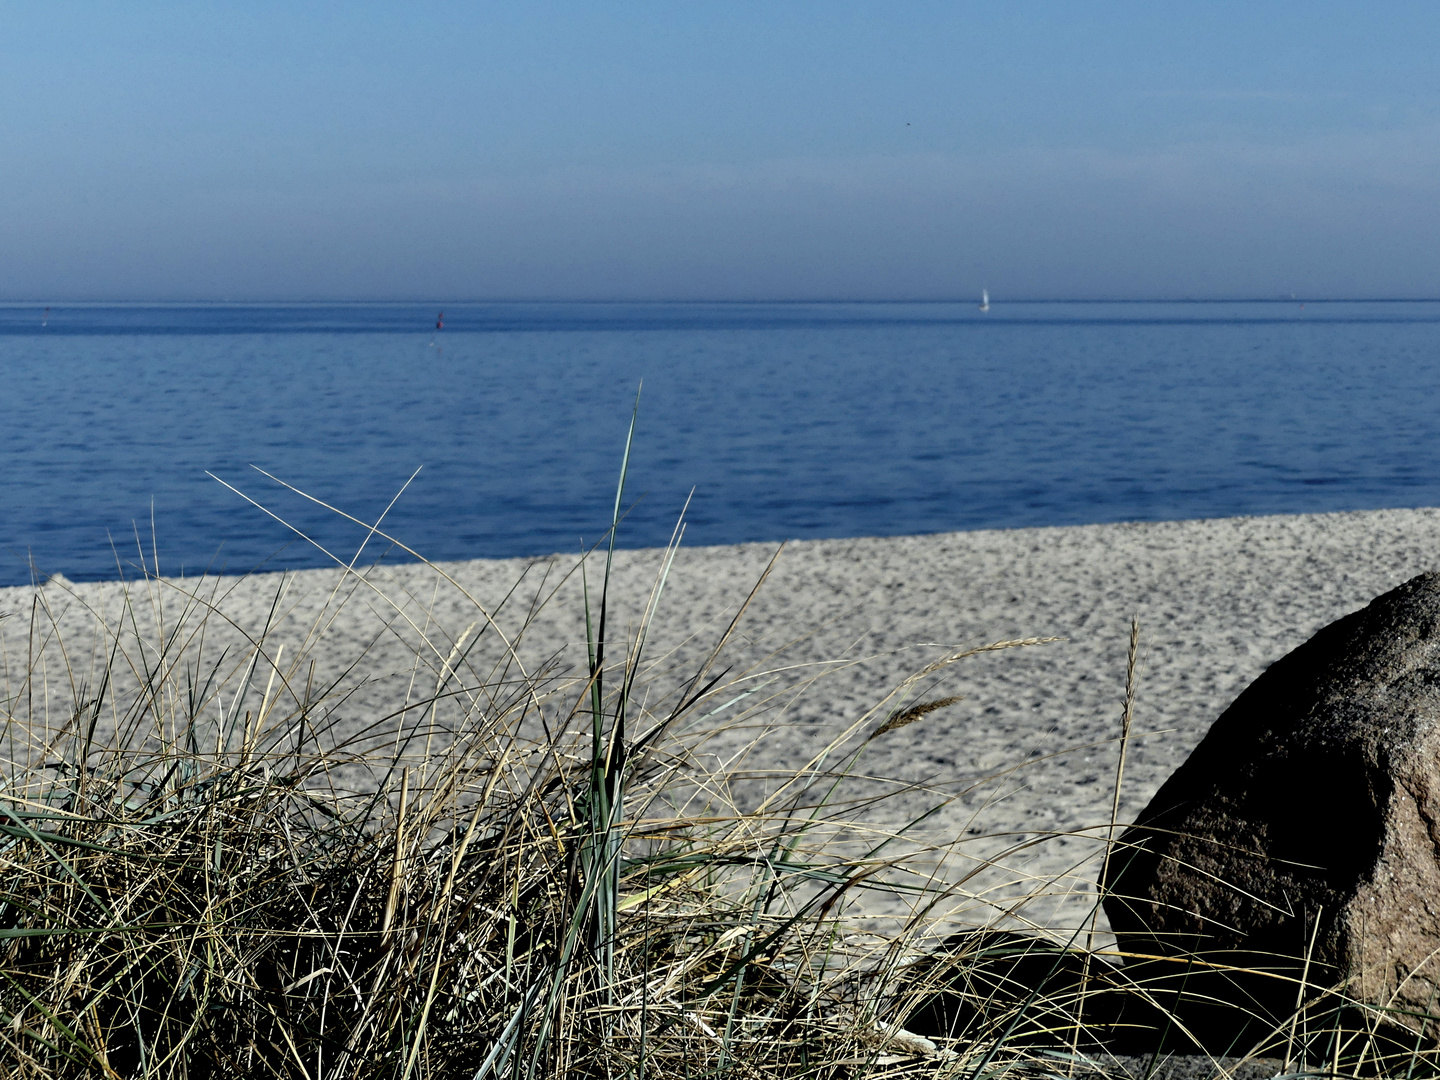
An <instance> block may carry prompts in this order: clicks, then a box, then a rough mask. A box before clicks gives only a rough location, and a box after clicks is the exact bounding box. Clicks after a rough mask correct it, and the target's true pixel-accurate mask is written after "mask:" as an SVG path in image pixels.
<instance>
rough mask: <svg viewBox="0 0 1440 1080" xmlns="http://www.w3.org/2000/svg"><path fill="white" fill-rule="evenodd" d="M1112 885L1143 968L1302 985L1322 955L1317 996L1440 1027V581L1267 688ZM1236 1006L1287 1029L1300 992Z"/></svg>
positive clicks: (1124, 944) (1189, 767) (1226, 723)
mask: <svg viewBox="0 0 1440 1080" xmlns="http://www.w3.org/2000/svg"><path fill="white" fill-rule="evenodd" d="M1109 878H1110V880H1109V881H1108V882H1107V887H1108V890H1109V892H1110V895H1108V896H1107V898H1106V900H1105V911H1106V914H1107V915H1108V916H1109V919H1110V923H1111V926H1112V927H1113V928H1114V930H1115V933H1116V935H1117V938H1118V940H1119V944H1120V947H1121V949H1122V950H1123V951H1125V952H1128V953H1139V954H1143V953H1150V954H1155V953H1159V954H1161V955H1165V956H1170V957H1177V956H1186V955H1191V954H1194V953H1201V954H1207V958H1208V959H1212V960H1218V961H1220V962H1222V963H1235V962H1238V963H1239V964H1241V965H1242V966H1249V967H1267V968H1270V969H1272V970H1278V972H1279V973H1282V974H1286V975H1291V976H1293V975H1298V974H1299V973H1300V971H1301V970H1302V969H1303V967H1304V963H1305V957H1306V956H1307V955H1308V956H1309V958H1310V969H1309V971H1310V978H1311V981H1312V982H1319V983H1325V982H1330V983H1343V984H1344V985H1345V987H1346V989H1347V991H1348V993H1349V994H1350V995H1352V996H1353V997H1354V998H1357V999H1359V1000H1361V1001H1364V1002H1367V1003H1369V1004H1372V1005H1377V1006H1382V1007H1384V1006H1391V1007H1399V1008H1402V1009H1410V1010H1416V1011H1418V1012H1420V1013H1421V1014H1424V1013H1427V1012H1428V1013H1430V1014H1432V1015H1433V1014H1435V1013H1436V1011H1437V1006H1440V574H1435V573H1428V574H1423V575H1421V576H1420V577H1417V578H1414V579H1412V580H1410V581H1408V582H1406V583H1405V584H1404V585H1401V586H1400V587H1399V588H1397V589H1394V590H1393V591H1391V592H1388V593H1386V594H1385V595H1383V596H1381V597H1379V598H1378V599H1376V600H1374V601H1373V602H1371V603H1370V605H1369V606H1368V607H1365V608H1363V609H1362V610H1360V611H1357V612H1355V613H1353V614H1351V615H1348V616H1346V617H1345V618H1342V619H1340V620H1339V621H1338V622H1334V623H1332V624H1330V625H1329V626H1327V627H1325V628H1324V629H1322V630H1321V631H1320V632H1319V633H1317V634H1316V635H1315V636H1314V637H1313V638H1311V639H1310V640H1309V641H1307V642H1306V643H1305V644H1303V645H1301V646H1300V647H1299V648H1297V649H1296V650H1295V651H1294V652H1292V653H1290V654H1289V655H1288V656H1285V657H1284V658H1283V659H1281V660H1279V661H1277V662H1276V663H1275V664H1273V665H1272V666H1271V667H1270V668H1269V669H1268V670H1267V671H1266V672H1265V673H1264V674H1263V675H1261V676H1260V677H1259V678H1258V679H1256V680H1255V682H1254V683H1252V684H1251V685H1250V686H1249V688H1248V689H1246V690H1245V691H1244V692H1243V693H1242V694H1241V695H1240V696H1239V697H1238V698H1237V699H1236V700H1235V702H1234V704H1232V705H1231V706H1230V707H1229V708H1228V709H1227V710H1226V711H1225V712H1224V714H1223V715H1221V717H1220V718H1219V719H1218V720H1217V721H1216V722H1215V724H1214V726H1213V727H1212V728H1211V729H1210V732H1209V734H1208V735H1206V736H1205V738H1204V740H1203V741H1202V742H1201V743H1200V745H1199V746H1198V747H1196V749H1195V751H1194V752H1193V753H1192V754H1191V756H1190V758H1189V759H1188V760H1187V761H1186V762H1185V763H1184V765H1182V766H1181V767H1180V768H1179V770H1177V771H1176V772H1175V773H1174V775H1172V776H1171V777H1170V779H1169V780H1168V781H1167V782H1166V783H1165V784H1164V785H1163V786H1162V787H1161V788H1160V790H1159V792H1158V793H1157V794H1156V795H1155V797H1154V799H1152V800H1151V802H1150V804H1149V805H1148V806H1147V807H1146V808H1145V809H1144V811H1142V812H1141V814H1140V815H1139V817H1138V818H1137V819H1136V823H1135V824H1134V826H1132V827H1131V828H1130V829H1128V830H1127V831H1126V832H1125V833H1124V835H1123V837H1122V838H1121V841H1120V843H1119V845H1118V846H1117V847H1116V849H1115V853H1114V855H1113V857H1112V860H1111V866H1110V874H1109ZM1127 965H1130V966H1134V967H1143V966H1145V962H1144V961H1138V960H1131V961H1127ZM1150 967H1151V968H1152V969H1153V970H1156V971H1160V970H1168V971H1170V972H1172V973H1176V975H1177V977H1189V976H1193V975H1194V973H1195V971H1197V970H1204V969H1203V967H1202V968H1197V967H1195V966H1194V965H1182V964H1177V963H1174V962H1170V963H1168V964H1167V963H1164V962H1159V961H1152V962H1150ZM1184 972H1188V975H1186V974H1184ZM1174 985H1177V986H1178V985H1179V984H1178V982H1177V983H1175V984H1174ZM1205 992H1217V993H1224V991H1215V990H1214V987H1213V986H1210V987H1207V988H1206V991H1205ZM1237 993H1238V994H1241V995H1244V996H1245V997H1246V998H1247V999H1248V1000H1247V1001H1244V1002H1234V1001H1233V998H1234V995H1235V994H1237ZM1226 996H1228V997H1230V998H1231V999H1232V1003H1234V1004H1245V1005H1248V1006H1250V1007H1254V1008H1256V1009H1257V1011H1259V1012H1260V1013H1261V1014H1262V1015H1264V1016H1267V1017H1269V1018H1270V1020H1271V1022H1273V1021H1274V1020H1275V1019H1276V1018H1277V1017H1278V1018H1283V1017H1284V1016H1285V1015H1286V1014H1288V1013H1289V1012H1290V1011H1291V1010H1292V1009H1293V1007H1294V1005H1295V1001H1296V988H1295V984H1294V983H1293V982H1290V983H1287V982H1284V981H1282V980H1279V979H1273V978H1264V979H1251V980H1249V981H1248V982H1245V983H1243V984H1235V985H1233V986H1232V987H1231V988H1230V992H1229V993H1228V994H1226ZM1409 1023H1410V1025H1411V1026H1415V1024H1416V1023H1417V1021H1416V1020H1415V1019H1414V1018H1413V1017H1412V1018H1411V1019H1410V1021H1409Z"/></svg>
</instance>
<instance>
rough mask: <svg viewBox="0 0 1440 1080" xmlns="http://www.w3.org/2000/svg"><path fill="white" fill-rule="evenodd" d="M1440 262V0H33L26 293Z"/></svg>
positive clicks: (12, 220) (168, 295)
mask: <svg viewBox="0 0 1440 1080" xmlns="http://www.w3.org/2000/svg"><path fill="white" fill-rule="evenodd" d="M982 287H987V288H988V289H989V290H990V292H991V294H992V295H993V296H994V297H995V298H996V299H997V301H998V300H1001V299H1005V298H1010V299H1039V298H1095V299H1104V298H1162V297H1175V298H1180V297H1189V298H1218V297H1272V296H1288V295H1291V294H1295V295H1299V296H1302V297H1316V298H1318V297H1433V296H1440V11H1437V9H1436V8H1435V6H1434V5H1433V3H1380V4H1373V5H1362V4H1356V3H1345V4H1333V3H1319V2H1288V0H1269V2H1267V0H1249V2H1247V3H1229V2H1207V3H1205V4H1187V5H1163V4H1155V3H1153V2H1149V0H1147V2H1144V3H1102V2H1097V3H1085V4H1076V3H1073V2H1049V0H1032V2H1026V3H1008V4H1007V3H994V2H992V3H987V4H978V3H964V2H949V3H930V2H924V0H914V2H904V0H887V2H883V3H849V2H845V0H826V2H824V3H787V2H785V0H763V2H758V3H748V2H741V0H727V2H725V3H697V2H675V0H672V2H670V3H651V2H648V0H626V2H625V3H623V4H615V3H603V4H602V3H583V2H573V3H527V2H524V0H509V2H506V3H503V4H502V3H480V2H475V0H470V2H457V3H450V2H439V0H436V2H416V3H412V4H397V3H367V2H363V0H347V2H345V3H323V2H313V3H311V2H307V3H303V4H296V3H294V2H293V0H286V2H284V3H278V2H277V3H271V2H269V0H245V2H244V3H219V2H205V0H185V2H184V3H164V2H159V0H142V2H141V3H138V4H137V3H119V2H106V0H88V2H70V0H43V2H40V0H35V2H25V3H15V2H7V0H0V300H26V301H29V300H38V301H46V302H50V301H56V302H59V301H65V300H235V301H240V300H296V301H301V300H321V299H338V300H368V299H417V300H419V299H447V298H448V299H454V300H463V299H477V300H478V299H489V298H494V299H736V300H739V299H852V298H854V299H883V298H903V299H945V298H953V297H966V298H968V297H972V296H975V295H978V293H979V291H980V289H981V288H982Z"/></svg>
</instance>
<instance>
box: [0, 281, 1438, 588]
mask: <svg viewBox="0 0 1440 1080" xmlns="http://www.w3.org/2000/svg"><path fill="white" fill-rule="evenodd" d="M439 322H443V326H437V323H439ZM0 378H3V382H0V386H3V401H4V408H3V411H0V462H3V468H0V523H3V524H0V585H14V584H22V583H25V582H29V581H31V580H32V579H35V578H42V579H43V578H45V577H47V576H49V575H51V574H55V573H61V574H64V575H65V576H66V577H67V578H69V579H71V580H74V581H88V580H107V579H116V578H120V577H132V576H137V575H139V574H142V573H145V572H153V571H154V570H155V569H156V568H158V569H159V570H160V571H161V572H162V573H166V574H197V573H202V572H205V571H212V572H216V571H224V572H227V573H245V572H251V571H256V570H282V569H298V568H306V567H318V566H327V565H333V564H334V563H335V562H336V561H337V560H338V561H343V562H347V563H348V562H351V561H352V560H358V561H359V562H361V563H368V562H371V561H374V560H376V559H381V558H383V559H387V560H401V561H403V560H408V559H411V558H414V557H415V556H416V555H417V554H418V555H421V556H424V557H426V558H429V559H433V560H448V559H466V558H478V557H505V556H538V555H545V554H549V553H553V552H580V551H582V550H584V549H586V548H588V547H591V546H593V545H595V544H597V543H603V542H604V541H605V540H606V534H607V530H608V528H609V525H610V521H611V514H612V510H613V508H614V505H615V500H616V493H617V486H618V484H619V481H620V478H621V474H622V467H623V472H624V474H625V484H624V489H623V492H622V493H621V497H620V504H621V516H622V520H621V522H620V525H619V528H618V532H617V536H616V542H617V543H618V544H619V546H621V547H650V546H658V545H663V544H665V543H667V542H668V541H669V540H670V539H671V538H672V536H674V535H675V533H676V530H677V527H678V526H679V525H680V524H681V523H683V529H684V533H683V541H684V543H686V544H691V545H698V544H734V543H741V542H746V541H778V540H781V539H785V538H813V537H851V536H888V535H901V534H911V533H935V532H945V531H950V530H961V529H1008V528H1017V527H1025V526H1043V525H1075V524H1083V523H1093V522H1113V521H1151V520H1160V519H1183V518H1205V517H1219V516H1233V515H1251V514H1275V513H1295V512H1309V511H1333V510H1356V509H1372V508H1381V507H1410V506H1435V505H1440V302H1435V301H1366V302H1358V301H1356V302H1352V301H1331V302H1317V301H1313V300H1311V301H1300V300H1288V299H1287V300H1275V301H1247V302H1223V303H1220V302H1183V303H1179V302H1177V303H1153V302H1133V303H1122V302H1107V303H1092V302H1035V303H1006V302H1005V301H1004V300H1003V299H999V298H997V299H996V300H995V301H994V302H993V303H992V305H991V307H990V310H988V311H983V312H982V311H980V310H979V308H978V305H976V304H975V303H973V302H967V303H905V302H885V303H879V302H877V303H467V304H459V303H449V304H436V303H432V304H409V303H405V304H401V303H395V304H387V303H369V304H214V305H199V306H197V305H183V304H144V305H134V304H132V305H119V304H59V303H56V304H52V305H51V306H49V307H48V308H47V307H45V306H44V305H43V304H8V305H0ZM632 420H633V425H634V426H633V438H631V437H630V435H629V433H630V430H631V424H632ZM627 439H629V445H630V449H629V456H628V462H627V459H626V446H627ZM406 549H409V550H408V551H407V550H406ZM412 553H414V554H412Z"/></svg>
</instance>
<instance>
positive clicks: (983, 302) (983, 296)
mask: <svg viewBox="0 0 1440 1080" xmlns="http://www.w3.org/2000/svg"><path fill="white" fill-rule="evenodd" d="M980 310H981V311H989V310H990V290H989V289H981V290H980Z"/></svg>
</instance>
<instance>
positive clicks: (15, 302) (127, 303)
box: [0, 295, 1440, 308]
mask: <svg viewBox="0 0 1440 1080" xmlns="http://www.w3.org/2000/svg"><path fill="white" fill-rule="evenodd" d="M974 303H976V299H975V298H974V297H972V296H954V297H873V296H872V297H821V298H816V297H779V298H758V297H724V298H707V297H681V298H676V297H660V298H655V297H640V298H633V297H578V298H576V297H546V296H538V297H537V296H525V297H511V296H502V297H478V298H477V297H453V296H451V297H419V298H415V297H387V298H378V299H377V298H370V299H355V298H339V297H310V298H305V299H279V298H256V299H244V300H234V299H228V298H210V299H183V300H180V299H160V298H147V299H144V300H135V299H128V300H122V299H114V298H105V299H64V300H61V299H53V298H52V299H48V300H44V299H41V300H37V299H32V298H28V297H27V298H21V299H0V307H51V308H53V307H262V306H263V307H275V306H295V307H302V306H315V305H321V304H331V305H337V306H347V307H362V306H369V305H382V304H388V305H396V304H403V305H421V304H424V305H430V306H434V305H436V304H442V305H443V304H452V305H462V306H463V305H478V304H594V305H601V304H677V305H679V304H717V305H721V304H733V305H737V306H738V305H742V304H836V305H838V304H974ZM1427 303H1429V304H1433V303H1440V296H1295V295H1291V296H1273V295H1272V296H1162V297H1140V296H1110V297H1080V296H1050V297H1046V296H1040V297H1016V298H1013V299H1006V298H1004V297H1003V296H1002V297H1001V298H1000V299H998V300H997V299H996V298H995V297H994V296H991V297H990V304H991V305H992V306H994V305H996V304H1427Z"/></svg>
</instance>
